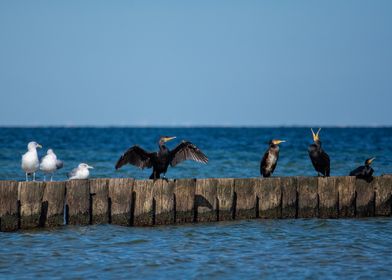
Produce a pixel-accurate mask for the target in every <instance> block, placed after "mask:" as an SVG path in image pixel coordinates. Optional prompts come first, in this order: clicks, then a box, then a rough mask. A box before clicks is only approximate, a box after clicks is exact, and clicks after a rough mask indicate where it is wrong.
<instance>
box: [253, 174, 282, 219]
mask: <svg viewBox="0 0 392 280" xmlns="http://www.w3.org/2000/svg"><path fill="white" fill-rule="evenodd" d="M256 182H257V184H256V185H255V193H256V195H257V196H258V197H259V198H260V200H259V217H260V218H264V219H266V218H267V219H276V218H281V217H282V188H281V186H280V178H277V177H271V178H260V179H258V180H257V181H256Z"/></svg>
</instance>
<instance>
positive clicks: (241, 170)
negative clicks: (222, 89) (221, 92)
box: [0, 127, 392, 180]
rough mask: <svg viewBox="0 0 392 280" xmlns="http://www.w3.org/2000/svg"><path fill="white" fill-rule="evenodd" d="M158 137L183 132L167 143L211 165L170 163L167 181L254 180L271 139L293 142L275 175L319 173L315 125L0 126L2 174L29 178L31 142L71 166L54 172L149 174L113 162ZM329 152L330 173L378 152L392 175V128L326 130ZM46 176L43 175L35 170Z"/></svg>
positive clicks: (152, 146)
mask: <svg viewBox="0 0 392 280" xmlns="http://www.w3.org/2000/svg"><path fill="white" fill-rule="evenodd" d="M160 135H170V136H172V135H173V136H177V137H178V138H177V139H175V140H174V141H172V142H169V143H168V146H169V148H171V149H172V148H174V147H175V146H176V145H177V144H178V143H179V142H180V141H181V140H183V139H185V140H189V141H191V142H193V143H194V144H196V145H197V146H198V147H199V148H200V149H201V150H203V151H204V152H205V154H206V155H207V156H208V157H209V159H210V162H209V163H208V165H203V164H199V163H194V162H184V163H182V164H180V165H178V166H176V167H175V168H170V169H169V171H168V173H167V174H166V175H167V177H169V178H180V177H185V178H187V177H193V178H200V177H256V176H259V164H260V159H261V157H262V155H263V153H264V151H265V150H266V149H267V147H268V145H267V142H268V141H269V140H270V139H272V138H279V139H284V140H287V143H282V144H281V152H280V159H279V163H278V166H277V168H276V171H275V173H274V175H276V176H291V175H310V176H314V175H315V172H314V170H313V167H312V165H311V162H310V160H309V156H308V153H307V146H308V145H309V144H310V143H312V135H311V132H310V129H309V128H307V127H306V128H280V127H277V128H230V127H228V128H0V165H1V169H0V179H16V180H23V179H24V173H23V171H22V170H21V168H20V159H21V155H22V154H23V153H24V152H25V151H26V145H27V143H28V142H29V141H32V140H35V141H37V142H38V143H40V144H42V145H43V149H42V150H40V151H39V155H40V156H41V157H42V156H43V155H44V154H45V153H46V150H47V149H48V148H52V149H54V151H55V152H56V153H57V155H58V157H59V158H60V159H62V160H64V163H65V166H64V169H62V170H61V171H60V172H59V174H57V175H56V176H55V179H57V180H64V179H66V173H67V172H69V171H70V170H72V168H74V167H75V166H76V165H77V164H78V163H80V162H86V163H88V164H90V165H92V166H94V167H95V169H94V170H92V172H91V176H92V177H135V178H147V177H148V176H149V175H150V174H151V170H148V169H146V170H140V169H138V168H136V167H134V166H124V167H123V168H122V169H120V170H118V171H116V170H115V169H114V165H115V163H116V161H117V159H118V158H119V157H120V156H121V154H122V153H123V152H124V151H125V150H126V149H128V148H129V147H130V146H132V145H134V144H138V145H140V146H141V147H143V148H145V149H146V150H149V151H155V150H157V148H158V147H157V141H158V138H159V136H160ZM320 137H321V140H322V143H323V147H324V149H325V150H326V151H327V153H328V154H329V155H330V157H331V175H347V174H348V173H349V172H350V171H351V170H352V169H354V168H355V167H357V166H358V165H360V164H363V162H364V161H365V159H366V158H368V157H373V156H375V157H376V158H377V159H376V160H375V161H374V169H375V170H376V174H378V175H380V174H383V173H392V160H391V159H392V144H391V143H392V128H323V129H322V130H321V133H320ZM37 176H38V179H40V180H41V179H42V174H41V173H38V174H37Z"/></svg>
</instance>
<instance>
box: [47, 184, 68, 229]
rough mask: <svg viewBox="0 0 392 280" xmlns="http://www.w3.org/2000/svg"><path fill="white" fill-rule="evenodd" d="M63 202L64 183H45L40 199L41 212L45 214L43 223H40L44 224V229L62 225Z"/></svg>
mask: <svg viewBox="0 0 392 280" xmlns="http://www.w3.org/2000/svg"><path fill="white" fill-rule="evenodd" d="M64 202H65V182H47V183H46V185H45V191H44V196H43V199H42V208H43V209H44V211H43V212H47V214H46V215H45V216H46V217H45V221H42V222H45V223H44V224H45V226H46V227H57V226H61V225H64ZM45 208H47V211H46V210H45ZM43 218H44V215H43Z"/></svg>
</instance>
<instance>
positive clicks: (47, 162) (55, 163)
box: [39, 149, 64, 181]
mask: <svg viewBox="0 0 392 280" xmlns="http://www.w3.org/2000/svg"><path fill="white" fill-rule="evenodd" d="M63 166H64V164H63V162H62V161H61V160H58V159H57V156H56V154H55V153H54V152H53V150H52V149H48V151H47V152H46V156H44V158H43V159H42V160H41V164H40V166H39V169H41V170H42V171H43V172H44V173H45V175H44V181H45V180H46V174H50V181H53V173H54V172H56V170H58V169H60V168H62V167H63Z"/></svg>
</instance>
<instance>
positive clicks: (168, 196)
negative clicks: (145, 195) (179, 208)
mask: <svg viewBox="0 0 392 280" xmlns="http://www.w3.org/2000/svg"><path fill="white" fill-rule="evenodd" d="M153 197H154V201H155V224H156V225H169V224H174V223H175V207H176V205H175V200H174V181H173V180H168V181H166V180H162V179H161V180H157V182H156V184H155V185H154V189H153Z"/></svg>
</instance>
